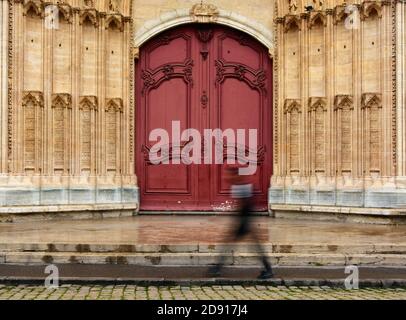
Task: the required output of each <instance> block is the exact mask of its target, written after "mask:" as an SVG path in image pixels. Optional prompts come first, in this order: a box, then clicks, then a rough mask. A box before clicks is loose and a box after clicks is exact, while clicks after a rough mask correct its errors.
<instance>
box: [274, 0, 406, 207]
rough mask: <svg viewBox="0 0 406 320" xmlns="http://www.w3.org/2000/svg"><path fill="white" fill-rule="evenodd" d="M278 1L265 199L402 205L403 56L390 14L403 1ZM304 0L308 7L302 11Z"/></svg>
mask: <svg viewBox="0 0 406 320" xmlns="http://www.w3.org/2000/svg"><path fill="white" fill-rule="evenodd" d="M277 4H278V7H277V12H276V16H277V18H276V22H277V53H276V57H275V59H276V61H275V68H276V69H277V73H276V74H277V79H276V80H275V82H276V87H275V90H276V97H277V99H276V101H275V106H274V108H275V113H274V116H275V132H274V143H275V157H274V176H273V177H272V183H271V185H272V187H271V190H270V202H271V204H303V205H325V206H343V207H348V206H357V207H389V208H393V207H398V206H400V205H402V204H405V203H406V197H405V196H404V191H405V189H404V186H405V185H404V183H403V182H402V180H403V178H402V176H404V169H403V168H404V163H402V162H403V161H404V156H400V158H399V157H398V156H397V155H398V154H399V152H400V153H402V152H403V154H404V150H403V151H402V150H399V147H400V145H398V142H400V141H403V142H404V134H403V135H402V132H400V131H399V128H400V127H403V122H404V118H403V115H401V116H400V117H399V114H398V113H399V112H400V110H402V109H403V104H402V103H404V95H405V94H404V90H403V93H401V90H402V89H401V88H400V87H399V86H400V85H401V84H400V83H401V82H402V77H403V76H402V75H400V74H398V82H397V81H396V80H397V79H396V59H398V60H399V59H402V58H401V56H400V55H399V53H397V51H396V48H397V46H399V48H398V49H399V50H401V49H402V48H403V50H404V39H402V37H404V36H405V32H404V21H403V24H402V23H401V22H399V21H398V22H397V18H396V16H397V15H398V20H399V17H400V16H399V15H402V13H401V12H403V11H402V10H404V8H403V9H402V6H404V4H401V3H400V1H357V0H354V1H332V0H317V1H301V0H297V1H296V0H290V1H289V0H286V1H285V0H279V1H278V3H277ZM307 4H312V5H313V7H314V10H312V11H310V12H307V11H306V10H305V8H304V7H305V5H307ZM349 5H352V6H351V7H349ZM397 6H398V7H397ZM403 19H404V18H403ZM351 20H352V21H353V23H351ZM396 23H398V25H397V28H398V30H396ZM397 37H398V38H397ZM402 42H403V44H401V43H402ZM396 56H398V58H396ZM401 61H404V58H403V60H401ZM403 81H404V80H403ZM396 83H397V84H396ZM396 85H398V93H397V92H396ZM399 90H400V92H399ZM397 94H398V98H397V97H396V95H397ZM397 99H398V101H397ZM402 101H403V102H402ZM400 118H402V120H401V119H400ZM399 121H400V122H401V123H399ZM402 130H403V129H402ZM399 134H401V135H402V136H401V137H399ZM403 142H402V143H403ZM399 160H400V162H399ZM401 168H402V169H401ZM397 175H398V176H397ZM275 208H280V206H278V205H276V206H275Z"/></svg>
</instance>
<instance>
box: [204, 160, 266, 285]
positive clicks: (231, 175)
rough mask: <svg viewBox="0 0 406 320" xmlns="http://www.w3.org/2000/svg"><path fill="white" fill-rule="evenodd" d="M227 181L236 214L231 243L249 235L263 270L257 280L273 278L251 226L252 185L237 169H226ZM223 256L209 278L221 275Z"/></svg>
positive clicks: (255, 232) (210, 272)
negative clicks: (235, 206) (235, 205)
mask: <svg viewBox="0 0 406 320" xmlns="http://www.w3.org/2000/svg"><path fill="white" fill-rule="evenodd" d="M226 174H227V180H228V182H229V183H230V185H231V196H232V198H233V199H234V200H235V202H236V204H237V211H238V214H237V215H236V216H235V220H236V221H235V222H236V224H235V229H234V231H233V234H232V242H233V243H236V242H238V241H240V240H241V239H242V238H244V237H246V236H248V235H250V236H251V237H252V238H253V239H254V241H255V247H256V249H257V252H258V253H260V254H261V256H260V259H261V262H262V264H263V267H264V270H263V271H262V272H261V274H260V275H259V276H258V278H259V279H269V278H272V277H273V272H272V266H271V263H270V262H269V260H268V257H267V256H266V253H265V251H264V248H263V246H262V245H261V243H260V240H259V237H258V234H257V231H256V230H255V227H254V226H253V225H252V219H253V216H252V211H253V185H252V183H247V182H245V181H244V178H243V176H240V175H239V172H238V167H228V168H226ZM224 260H225V256H224V255H223V256H221V257H220V260H219V262H218V263H217V264H216V265H215V266H214V267H212V268H210V270H209V274H210V275H211V276H219V275H221V270H222V268H223V266H224Z"/></svg>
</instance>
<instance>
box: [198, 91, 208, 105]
mask: <svg viewBox="0 0 406 320" xmlns="http://www.w3.org/2000/svg"><path fill="white" fill-rule="evenodd" d="M200 102H201V104H202V107H203V108H206V107H207V104H208V103H209V97H208V96H207V92H206V90H203V94H202V96H201V98H200Z"/></svg>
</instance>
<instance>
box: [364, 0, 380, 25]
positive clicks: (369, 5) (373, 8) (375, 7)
mask: <svg viewBox="0 0 406 320" xmlns="http://www.w3.org/2000/svg"><path fill="white" fill-rule="evenodd" d="M374 12H375V13H376V15H377V17H378V18H382V2H378V1H365V2H364V3H363V4H362V10H361V19H362V20H365V19H368V18H370V17H372V16H373V14H374Z"/></svg>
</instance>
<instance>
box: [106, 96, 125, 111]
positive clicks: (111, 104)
mask: <svg viewBox="0 0 406 320" xmlns="http://www.w3.org/2000/svg"><path fill="white" fill-rule="evenodd" d="M105 111H106V112H123V100H122V99H121V98H111V99H106V107H105Z"/></svg>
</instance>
